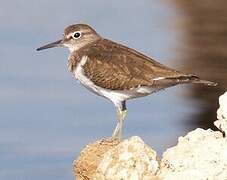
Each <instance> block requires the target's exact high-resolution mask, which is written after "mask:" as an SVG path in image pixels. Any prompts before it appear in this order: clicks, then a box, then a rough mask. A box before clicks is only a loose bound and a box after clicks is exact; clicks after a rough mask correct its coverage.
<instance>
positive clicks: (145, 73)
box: [69, 38, 215, 90]
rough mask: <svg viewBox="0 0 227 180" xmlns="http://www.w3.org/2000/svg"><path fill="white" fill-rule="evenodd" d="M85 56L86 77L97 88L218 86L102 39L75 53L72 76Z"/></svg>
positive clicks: (71, 59)
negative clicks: (180, 85)
mask: <svg viewBox="0 0 227 180" xmlns="http://www.w3.org/2000/svg"><path fill="white" fill-rule="evenodd" d="M83 56H87V57H88V61H87V62H86V64H85V65H84V73H85V75H86V76H87V77H88V78H89V79H90V80H91V81H92V82H93V83H94V84H95V85H97V86H100V87H102V88H105V89H110V90H129V89H131V88H136V87H138V86H153V87H157V88H158V89H159V88H166V87H169V86H173V85H176V84H182V83H202V84H207V85H215V83H212V82H210V81H204V80H200V79H199V78H198V77H197V76H195V75H192V74H185V73H181V72H179V71H176V70H173V69H171V68H169V67H167V66H164V65H162V64H160V63H158V62H156V61H154V60H153V59H151V58H149V57H147V56H145V55H143V54H141V53H139V52H137V51H136V50H134V49H131V48H127V47H125V46H123V45H121V44H118V43H115V42H113V41H110V40H107V39H103V38H101V39H98V40H97V41H95V42H93V43H91V44H88V45H86V46H84V47H83V48H81V49H79V50H78V51H75V52H73V54H72V55H71V56H70V59H69V66H70V71H71V72H73V71H74V69H75V68H76V66H77V62H79V61H80V59H81V58H82V57H83ZM155 79H156V80H155Z"/></svg>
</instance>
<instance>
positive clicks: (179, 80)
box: [165, 74, 217, 86]
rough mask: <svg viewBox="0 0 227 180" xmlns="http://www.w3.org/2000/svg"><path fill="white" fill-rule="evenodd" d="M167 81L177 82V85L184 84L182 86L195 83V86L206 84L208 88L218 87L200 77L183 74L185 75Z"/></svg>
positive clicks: (169, 78)
mask: <svg viewBox="0 0 227 180" xmlns="http://www.w3.org/2000/svg"><path fill="white" fill-rule="evenodd" d="M165 79H168V80H174V81H175V82H177V84H178V83H182V84H184V83H193V84H204V85H207V86H217V83H215V82H212V81H207V80H203V79H200V78H199V77H198V76H196V75H193V74H183V75H182V74H181V75H179V76H175V77H167V78H165Z"/></svg>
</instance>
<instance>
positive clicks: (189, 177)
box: [159, 128, 227, 180]
mask: <svg viewBox="0 0 227 180" xmlns="http://www.w3.org/2000/svg"><path fill="white" fill-rule="evenodd" d="M159 177H160V179H165V180H182V179H184V180H206V179H208V180H209V179H210V180H211V179H216V180H224V179H227V140H226V139H225V138H223V134H222V133H221V132H219V131H212V130H211V129H208V130H204V129H200V128H198V129H196V130H194V131H192V132H190V133H188V134H187V135H186V136H185V137H180V138H179V139H178V144H177V146H175V147H172V148H169V149H168V150H167V151H166V152H165V153H164V154H163V159H162V161H161V170H160V172H159Z"/></svg>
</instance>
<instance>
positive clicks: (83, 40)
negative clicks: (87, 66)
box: [37, 24, 101, 52]
mask: <svg viewBox="0 0 227 180" xmlns="http://www.w3.org/2000/svg"><path fill="white" fill-rule="evenodd" d="M100 38H101V37H100V36H99V35H98V34H97V33H96V31H95V30H94V29H92V28H91V27H90V26H88V25H86V24H74V25H70V26H68V27H67V28H65V30H64V34H63V37H62V39H60V40H58V41H55V42H52V43H49V44H47V45H44V46H42V47H40V48H38V49H37V51H40V50H43V49H47V48H53V47H67V48H69V50H70V52H73V51H76V50H78V49H80V48H82V47H84V46H86V45H87V44H90V43H92V42H94V41H97V40H98V39H100Z"/></svg>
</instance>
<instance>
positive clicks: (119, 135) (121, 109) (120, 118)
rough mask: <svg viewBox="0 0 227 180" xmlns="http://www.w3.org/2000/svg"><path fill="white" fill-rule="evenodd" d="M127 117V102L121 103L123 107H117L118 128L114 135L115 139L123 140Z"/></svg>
mask: <svg viewBox="0 0 227 180" xmlns="http://www.w3.org/2000/svg"><path fill="white" fill-rule="evenodd" d="M126 115H127V109H126V104H125V101H123V102H122V103H121V106H118V107H117V126H116V127H115V129H114V132H113V134H112V137H113V138H118V139H121V138H122V131H123V122H124V119H125V117H126Z"/></svg>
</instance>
